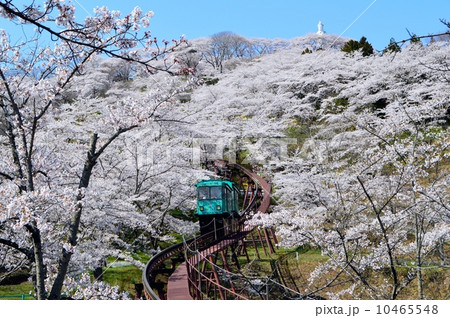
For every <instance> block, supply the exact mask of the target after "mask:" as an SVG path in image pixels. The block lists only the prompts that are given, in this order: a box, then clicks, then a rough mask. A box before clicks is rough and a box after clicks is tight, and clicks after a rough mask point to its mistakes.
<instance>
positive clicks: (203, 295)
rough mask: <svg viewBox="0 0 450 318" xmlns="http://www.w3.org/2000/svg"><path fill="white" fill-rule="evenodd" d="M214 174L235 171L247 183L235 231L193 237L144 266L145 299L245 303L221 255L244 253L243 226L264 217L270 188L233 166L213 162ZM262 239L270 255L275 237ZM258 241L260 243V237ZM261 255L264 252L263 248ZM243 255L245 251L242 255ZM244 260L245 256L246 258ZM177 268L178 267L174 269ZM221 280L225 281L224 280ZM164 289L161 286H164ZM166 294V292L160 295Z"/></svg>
mask: <svg viewBox="0 0 450 318" xmlns="http://www.w3.org/2000/svg"><path fill="white" fill-rule="evenodd" d="M215 169H216V172H217V171H219V170H220V171H222V172H223V171H227V172H229V171H231V170H234V171H237V172H239V173H240V174H241V176H244V177H245V178H246V179H247V188H246V190H245V195H244V203H243V207H242V211H243V216H242V217H241V221H240V222H239V227H238V228H237V229H236V228H234V229H233V230H228V231H227V232H228V233H229V234H228V235H226V236H224V237H222V238H221V239H217V238H216V237H215V234H214V233H208V234H205V235H202V236H197V237H194V238H192V239H190V240H188V241H186V242H182V243H179V244H175V245H173V246H170V247H169V248H167V249H165V250H163V251H161V252H160V253H158V254H156V255H155V256H154V257H153V258H152V259H150V261H149V262H148V263H147V265H146V267H145V269H144V271H143V275H142V276H143V277H142V281H143V285H144V292H145V297H146V299H156V300H159V299H169V300H172V299H211V298H212V299H215V298H220V299H247V298H248V297H247V296H246V292H243V289H242V286H237V285H236V284H235V283H233V282H232V280H231V279H228V281H227V279H226V276H228V277H229V276H230V275H231V273H229V272H228V274H227V272H226V271H225V269H227V267H228V266H227V260H226V257H225V253H226V251H227V250H228V249H230V251H231V252H232V256H233V257H235V256H236V254H235V251H236V250H237V249H240V250H244V251H245V243H244V240H245V239H246V237H247V236H248V235H249V234H250V235H251V236H252V238H253V234H252V231H253V230H254V228H253V227H249V226H248V225H245V220H246V219H247V218H248V216H249V214H250V212H261V213H267V212H268V208H269V205H270V195H271V186H270V184H269V183H268V182H267V181H266V180H264V179H263V178H261V177H260V176H259V175H258V174H257V173H255V172H253V171H251V170H249V169H247V168H245V167H243V166H241V165H238V164H234V163H228V162H226V161H223V160H218V161H216V162H215ZM263 232H264V238H265V240H266V242H267V246H268V248H269V250H270V252H273V246H272V243H271V241H270V234H272V240H274V241H275V243H276V239H275V235H273V233H269V232H268V231H267V230H264V231H263ZM258 234H259V236H260V241H263V238H262V237H261V234H260V233H259V232H258ZM264 251H265V248H264ZM245 253H246V251H245ZM220 256H221V257H222V263H223V264H222V265H223V267H224V269H222V268H218V267H217V266H216V265H215V262H216V261H217V259H218V258H220ZM247 258H248V255H247ZM177 265H178V266H177ZM167 273H169V274H170V277H169V279H168V281H167V282H166V281H164V279H163V281H160V280H159V279H158V278H160V276H161V275H162V274H167ZM224 277H225V280H224ZM164 285H165V286H164ZM164 290H167V292H164Z"/></svg>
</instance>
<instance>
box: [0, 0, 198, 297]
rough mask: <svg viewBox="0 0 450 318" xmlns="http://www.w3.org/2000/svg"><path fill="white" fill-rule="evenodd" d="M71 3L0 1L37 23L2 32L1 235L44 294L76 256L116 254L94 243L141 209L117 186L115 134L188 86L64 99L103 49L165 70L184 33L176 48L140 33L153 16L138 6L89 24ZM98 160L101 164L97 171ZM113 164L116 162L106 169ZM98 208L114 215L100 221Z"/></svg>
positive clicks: (157, 115) (55, 292) (0, 10)
mask: <svg viewBox="0 0 450 318" xmlns="http://www.w3.org/2000/svg"><path fill="white" fill-rule="evenodd" d="M74 12H75V7H74V6H73V5H71V4H70V2H69V3H66V2H65V1H48V2H46V3H45V4H44V5H43V6H42V7H41V6H39V5H38V4H36V3H35V2H32V3H31V4H30V5H27V6H25V7H24V8H18V7H16V6H15V5H14V3H13V2H12V1H1V2H0V16H1V17H2V18H5V19H9V20H10V21H11V22H12V23H17V24H31V25H34V26H35V27H36V30H35V33H34V34H32V35H31V37H30V41H28V42H26V43H19V44H16V42H15V41H14V40H13V39H10V38H9V36H8V35H7V34H6V32H5V31H2V32H1V41H0V43H1V47H0V63H1V64H0V85H1V86H2V93H1V95H0V105H1V108H2V135H1V138H2V148H1V152H2V156H1V158H2V159H1V162H0V176H1V184H0V192H1V194H2V199H1V202H0V212H1V214H0V215H1V218H0V224H1V226H0V231H1V234H2V235H1V237H0V244H1V249H2V254H3V253H4V255H5V259H6V261H5V264H7V267H8V269H14V268H17V266H18V265H17V264H23V263H28V264H31V265H33V272H34V275H33V280H34V283H35V288H36V295H37V298H38V299H45V298H49V299H58V298H60V296H61V292H62V290H63V286H64V283H65V282H66V283H67V282H68V281H67V279H68V278H69V277H68V276H67V273H68V272H69V266H70V265H71V264H74V265H73V266H72V269H71V271H72V272H73V271H75V270H76V269H77V267H80V266H81V267H83V265H82V264H84V268H89V267H90V265H89V264H92V263H94V262H98V261H99V258H101V257H105V256H106V255H108V253H109V255H111V254H112V252H113V251H112V250H111V249H108V248H106V249H105V251H104V252H103V253H98V251H97V252H94V251H95V249H96V248H97V249H98V248H99V247H100V246H101V247H104V245H103V244H105V245H106V244H107V243H109V244H111V243H116V245H117V242H118V241H117V240H118V235H117V233H118V227H124V226H125V225H124V222H125V223H126V222H127V221H124V222H119V221H112V220H118V217H119V215H120V211H126V210H128V211H131V213H132V211H136V208H135V205H134V202H133V201H130V200H124V199H123V196H124V195H129V192H127V193H126V194H125V192H124V193H122V192H121V191H118V189H120V187H121V185H120V183H118V182H116V183H114V182H113V183H112V184H111V180H115V179H116V180H117V177H118V176H119V178H118V179H119V180H121V178H120V174H118V173H117V171H120V169H125V168H124V167H118V166H117V161H114V160H113V157H112V156H111V153H110V152H111V151H114V150H117V148H115V143H117V141H118V140H119V139H120V138H121V136H122V135H125V134H126V133H127V132H129V131H131V130H135V129H137V128H139V127H142V126H145V125H151V123H152V122H155V121H158V120H159V121H161V120H163V117H164V113H166V112H167V110H165V111H163V112H161V111H160V109H161V108H164V106H167V107H169V105H170V104H171V102H172V98H173V97H174V96H176V95H177V93H178V92H179V91H181V90H183V88H182V87H181V86H179V85H178V86H177V85H176V84H174V81H167V80H166V83H160V84H158V85H157V86H158V87H156V88H155V89H152V90H150V91H149V92H143V93H144V94H141V95H140V96H129V97H128V98H126V99H123V100H117V99H116V100H115V101H111V100H108V101H102V102H100V101H97V104H96V102H92V103H86V101H82V100H79V99H78V98H75V99H71V98H70V97H69V102H70V103H69V104H65V103H64V98H67V97H68V96H70V94H69V95H68V94H67V93H68V90H72V91H74V90H75V96H76V94H77V91H76V90H77V89H76V88H74V85H72V83H73V82H76V79H77V77H80V76H82V75H80V74H83V73H84V72H85V71H86V69H87V67H88V65H89V63H92V61H93V59H95V58H98V57H97V56H98V55H99V54H102V55H106V56H109V57H114V58H116V61H118V62H120V63H123V62H126V63H134V65H136V67H140V68H141V69H143V70H144V71H146V72H150V73H155V72H157V71H164V72H166V73H167V72H171V71H170V68H171V67H172V65H173V63H170V62H169V60H168V59H167V58H166V54H167V53H168V52H169V51H173V50H174V49H175V48H176V47H178V46H179V45H180V44H181V43H183V42H184V40H182V41H174V43H173V46H171V47H170V48H169V42H164V45H163V47H160V46H159V44H158V42H157V39H156V38H152V37H151V35H150V32H149V31H147V32H144V33H140V32H138V31H140V29H141V28H146V27H148V25H149V19H150V18H151V16H152V13H151V12H150V13H143V12H142V11H141V10H140V9H139V8H138V7H136V8H135V9H134V10H133V12H132V13H130V14H129V15H127V16H125V17H122V16H121V14H120V12H117V11H109V10H108V9H107V8H106V7H102V8H97V9H95V11H94V15H93V16H90V17H87V18H86V20H85V21H84V22H83V23H78V22H76V21H75V20H74ZM140 34H142V35H140ZM45 36H51V39H52V40H53V41H54V42H53V43H52V44H53V47H51V46H48V45H45V44H44V45H42V44H40V43H41V40H44V41H43V42H45ZM13 43H14V44H13ZM33 43H34V46H33V47H32V48H31V49H30V44H33ZM138 45H141V46H142V48H139V49H138ZM96 77H97V78H98V76H96ZM108 77H109V78H111V77H112V78H114V76H111V74H109V76H106V80H107V78H108ZM155 82H156V83H158V82H157V81H156V80H155ZM97 84H98V82H97ZM108 85H110V83H107V85H106V86H105V87H103V90H106V89H107V88H108ZM185 85H189V83H188V82H186V84H185ZM88 94H89V93H88ZM73 96H74V95H73V94H72V97H73ZM90 96H92V94H91V95H90ZM66 101H67V100H66ZM86 104H88V105H86ZM83 153H84V155H83ZM114 159H115V160H118V158H117V157H116V158H114ZM113 161H114V162H113ZM99 164H100V165H101V166H102V169H100V171H99V172H96V171H98V168H96V167H97V166H98V165H99ZM108 164H110V165H108ZM108 166H109V169H111V170H106V171H105V169H107V168H106V167H108ZM111 171H114V172H115V174H114V173H112V172H111ZM94 174H96V175H97V177H98V179H97V180H94V179H95V178H93V175H94ZM109 178H112V179H109ZM148 179H150V177H149V178H148ZM100 180H102V181H103V182H107V185H109V187H105V184H102V183H101V182H100ZM108 183H109V184H108ZM114 203H119V204H117V205H114ZM118 213H119V214H118ZM131 213H130V214H131ZM82 215H84V219H82ZM101 215H103V216H104V217H106V216H107V217H106V218H107V219H108V220H109V222H108V221H107V220H105V221H106V222H98V221H99V217H100V216H101ZM133 217H134V218H133ZM133 217H131V215H130V216H129V218H127V220H128V219H129V220H130V222H131V223H133V222H135V223H136V222H138V223H139V222H142V223H145V222H147V219H146V217H145V215H143V214H142V213H141V214H135V215H133ZM139 219H140V221H138V220H139ZM97 229H98V230H100V231H97ZM102 230H103V231H102ZM106 233H109V234H106ZM78 248H80V251H79V252H78V253H76V250H77V249H78ZM116 253H117V252H116ZM96 254H97V256H99V257H95V256H94V255H96ZM89 258H92V259H91V260H90V261H88V259H89ZM83 262H84V263H83ZM86 266H87V267H86ZM46 284H47V287H46V286H45V285H46ZM47 293H48V294H47ZM110 297H115V296H114V294H113V295H110Z"/></svg>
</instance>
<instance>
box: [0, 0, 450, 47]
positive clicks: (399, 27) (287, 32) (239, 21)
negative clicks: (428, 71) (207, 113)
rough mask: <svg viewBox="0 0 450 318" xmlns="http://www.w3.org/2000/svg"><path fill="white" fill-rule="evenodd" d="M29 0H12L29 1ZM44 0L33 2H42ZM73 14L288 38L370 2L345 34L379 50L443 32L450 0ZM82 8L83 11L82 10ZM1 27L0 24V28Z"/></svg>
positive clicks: (334, 29)
mask: <svg viewBox="0 0 450 318" xmlns="http://www.w3.org/2000/svg"><path fill="white" fill-rule="evenodd" d="M30 1H31V0H28V1H26V0H16V1H14V0H13V3H14V2H17V3H20V2H22V3H23V2H30ZM43 1H44V0H36V2H43ZM72 2H73V3H74V4H75V5H76V6H77V8H78V9H77V13H76V16H77V17H79V18H81V19H82V18H84V17H85V16H86V12H85V11H84V9H86V10H87V11H89V12H92V10H93V8H95V7H97V6H107V7H108V8H110V9H114V10H119V11H121V12H122V14H126V13H129V12H131V10H133V8H134V7H135V6H139V7H141V8H142V9H143V10H144V11H149V10H152V11H154V13H155V16H154V17H153V19H152V21H151V26H150V30H151V31H152V33H153V35H154V36H157V37H158V38H159V39H160V40H162V39H167V40H170V39H173V38H179V36H180V35H182V34H185V35H186V38H187V39H188V40H189V39H195V38H199V37H207V36H210V35H212V34H214V33H217V32H221V31H231V32H234V33H237V34H240V35H243V36H245V37H249V38H254V37H263V38H271V39H273V38H285V39H291V38H294V37H297V36H302V35H305V34H307V33H312V32H316V31H317V23H318V22H319V21H322V22H323V24H324V25H325V27H324V29H325V31H326V32H327V33H331V34H338V35H340V34H341V33H342V32H344V31H345V30H346V29H347V28H348V27H349V26H350V25H351V24H352V23H353V22H354V21H355V19H357V18H358V16H360V15H361V13H363V11H364V10H366V9H367V8H368V7H369V6H370V5H371V4H372V6H371V7H370V8H369V9H368V10H367V11H366V12H365V13H364V14H363V15H362V16H361V17H360V18H359V19H358V20H357V21H356V22H355V23H354V24H353V25H352V26H351V27H350V28H349V29H348V30H347V31H346V32H345V33H344V34H343V36H345V37H350V38H354V39H357V40H359V39H360V38H361V36H363V35H364V36H365V37H367V39H368V40H369V42H370V43H372V44H373V45H374V47H375V48H376V49H379V50H380V49H383V48H384V47H385V46H386V45H387V44H388V43H389V39H390V38H391V37H394V38H395V39H396V40H403V39H406V38H408V33H407V31H406V29H408V30H410V31H411V32H412V33H415V34H417V35H427V34H430V33H436V32H441V31H446V30H447V29H446V27H445V26H444V25H443V24H442V23H441V22H440V21H439V19H446V20H447V21H450V0H376V1H375V2H374V0H239V1H237V0H221V1H215V0H190V1H185V0H183V1H182V0H135V1H133V0H128V1H127V0H72ZM82 8H84V9H82ZM0 27H1V26H0Z"/></svg>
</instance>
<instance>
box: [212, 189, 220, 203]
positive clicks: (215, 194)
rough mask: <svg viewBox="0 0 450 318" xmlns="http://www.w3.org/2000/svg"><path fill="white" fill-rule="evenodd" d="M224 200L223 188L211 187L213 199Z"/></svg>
mask: <svg viewBox="0 0 450 318" xmlns="http://www.w3.org/2000/svg"><path fill="white" fill-rule="evenodd" d="M220 198H222V188H221V187H211V199H212V200H215V199H220Z"/></svg>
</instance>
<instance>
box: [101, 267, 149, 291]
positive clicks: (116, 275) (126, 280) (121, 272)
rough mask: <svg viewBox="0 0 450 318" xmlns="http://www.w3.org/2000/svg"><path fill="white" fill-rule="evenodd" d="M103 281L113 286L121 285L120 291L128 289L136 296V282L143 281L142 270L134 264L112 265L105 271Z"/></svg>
mask: <svg viewBox="0 0 450 318" xmlns="http://www.w3.org/2000/svg"><path fill="white" fill-rule="evenodd" d="M103 281H104V282H105V283H108V284H109V285H111V286H119V289H120V291H126V292H128V293H129V294H130V298H134V296H135V295H136V291H135V288H134V284H139V283H142V271H141V270H140V269H139V268H138V267H136V266H133V265H130V266H123V267H110V268H108V269H106V271H105V272H104V273H103Z"/></svg>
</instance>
